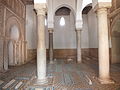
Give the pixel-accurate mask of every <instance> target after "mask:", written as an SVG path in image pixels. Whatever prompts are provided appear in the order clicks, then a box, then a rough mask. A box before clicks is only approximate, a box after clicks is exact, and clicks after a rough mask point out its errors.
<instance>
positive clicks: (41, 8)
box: [34, 3, 47, 16]
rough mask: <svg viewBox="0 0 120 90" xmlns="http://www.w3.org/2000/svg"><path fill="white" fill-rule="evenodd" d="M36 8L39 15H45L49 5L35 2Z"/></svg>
mask: <svg viewBox="0 0 120 90" xmlns="http://www.w3.org/2000/svg"><path fill="white" fill-rule="evenodd" d="M34 8H35V10H36V12H37V15H44V16H45V13H46V11H47V6H46V4H45V3H42V4H34Z"/></svg>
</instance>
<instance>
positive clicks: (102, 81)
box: [98, 78, 115, 84]
mask: <svg viewBox="0 0 120 90" xmlns="http://www.w3.org/2000/svg"><path fill="white" fill-rule="evenodd" d="M98 80H99V82H100V83H101V84H114V83H115V82H114V81H113V80H111V79H101V78H99V79H98Z"/></svg>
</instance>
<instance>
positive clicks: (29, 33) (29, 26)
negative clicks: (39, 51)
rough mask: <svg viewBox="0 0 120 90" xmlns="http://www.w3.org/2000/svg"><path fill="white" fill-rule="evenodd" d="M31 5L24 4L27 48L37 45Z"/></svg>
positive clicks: (34, 18)
mask: <svg viewBox="0 0 120 90" xmlns="http://www.w3.org/2000/svg"><path fill="white" fill-rule="evenodd" d="M33 9H34V8H33V5H27V6H26V40H27V45H28V49H36V47H37V45H36V44H37V31H36V14H35V12H34V11H33Z"/></svg>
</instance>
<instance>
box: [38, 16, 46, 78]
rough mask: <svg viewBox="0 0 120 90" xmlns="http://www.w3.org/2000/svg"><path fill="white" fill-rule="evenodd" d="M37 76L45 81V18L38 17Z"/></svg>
mask: <svg viewBox="0 0 120 90" xmlns="http://www.w3.org/2000/svg"><path fill="white" fill-rule="evenodd" d="M37 76H38V79H46V48H45V16H44V15H42V14H39V15H38V45H37Z"/></svg>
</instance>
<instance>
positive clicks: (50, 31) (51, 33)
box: [48, 29, 54, 64]
mask: <svg viewBox="0 0 120 90" xmlns="http://www.w3.org/2000/svg"><path fill="white" fill-rule="evenodd" d="M48 32H49V59H50V64H53V63H54V61H53V29H50V30H49V31H48Z"/></svg>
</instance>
